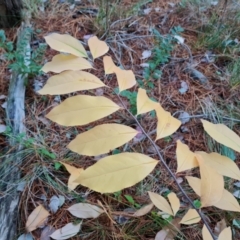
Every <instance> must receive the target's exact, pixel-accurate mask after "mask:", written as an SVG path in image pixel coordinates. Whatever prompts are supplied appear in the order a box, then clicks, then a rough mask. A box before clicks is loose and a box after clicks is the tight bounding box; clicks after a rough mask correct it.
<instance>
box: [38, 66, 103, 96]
mask: <svg viewBox="0 0 240 240" xmlns="http://www.w3.org/2000/svg"><path fill="white" fill-rule="evenodd" d="M104 86H105V84H104V83H103V82H102V81H101V80H100V79H99V78H97V77H96V76H94V75H93V74H91V73H88V72H84V71H65V72H63V73H60V74H58V75H55V76H52V77H50V78H49V79H48V81H47V83H46V85H45V86H44V87H43V88H42V89H41V90H40V91H38V93H40V94H42V95H43V94H50V95H58V94H67V93H72V92H76V91H82V90H90V89H95V88H100V87H104Z"/></svg>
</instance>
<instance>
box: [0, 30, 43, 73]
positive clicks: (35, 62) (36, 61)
mask: <svg viewBox="0 0 240 240" xmlns="http://www.w3.org/2000/svg"><path fill="white" fill-rule="evenodd" d="M29 34H30V35H32V34H33V32H32V30H30V29H27V30H26V35H25V37H24V38H23V39H22V40H21V42H20V44H19V48H18V51H15V49H14V45H13V42H11V41H7V39H6V35H5V32H4V31H3V30H0V47H1V48H3V49H4V50H5V53H4V57H5V59H6V60H7V61H9V62H10V64H9V66H8V67H9V68H10V69H11V70H13V71H17V72H19V73H22V74H29V75H30V77H32V76H35V75H38V74H39V73H40V69H41V63H42V60H43V57H44V54H45V50H46V46H47V45H46V44H40V45H39V47H38V48H37V49H36V50H33V52H32V53H30V46H29V52H28V54H30V55H31V60H30V62H29V63H26V62H25V56H23V54H22V49H23V48H25V46H26V44H28V42H27V41H26V39H28V36H27V35H29Z"/></svg>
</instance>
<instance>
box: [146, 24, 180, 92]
mask: <svg viewBox="0 0 240 240" xmlns="http://www.w3.org/2000/svg"><path fill="white" fill-rule="evenodd" d="M182 31H183V29H182V28H181V27H180V26H177V27H174V28H173V29H171V30H170V33H169V34H168V35H167V36H162V35H161V34H160V33H159V32H158V31H157V30H156V29H153V34H154V35H155V46H154V48H153V50H152V57H151V59H150V60H149V61H148V62H147V63H148V65H149V67H147V68H145V70H144V73H143V77H144V79H145V80H146V82H147V87H149V88H154V84H153V83H152V82H151V81H149V80H150V79H153V80H159V79H160V78H161V76H162V71H161V70H160V67H161V66H162V65H164V64H166V63H167V62H168V61H169V58H170V56H171V51H172V50H173V47H174V44H175V43H176V39H175V38H174V37H173V36H174V35H178V34H179V33H181V32H182Z"/></svg>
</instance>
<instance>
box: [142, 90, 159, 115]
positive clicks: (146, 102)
mask: <svg viewBox="0 0 240 240" xmlns="http://www.w3.org/2000/svg"><path fill="white" fill-rule="evenodd" d="M158 105H159V104H158V103H156V102H154V101H152V100H151V99H150V98H149V97H148V96H147V92H146V90H145V89H142V88H138V94H137V115H139V114H143V113H147V112H150V111H152V110H154V109H155V108H157V107H158Z"/></svg>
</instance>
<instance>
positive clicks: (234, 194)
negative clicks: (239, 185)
mask: <svg viewBox="0 0 240 240" xmlns="http://www.w3.org/2000/svg"><path fill="white" fill-rule="evenodd" d="M233 196H235V197H236V198H240V190H237V191H235V192H234V193H233Z"/></svg>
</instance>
